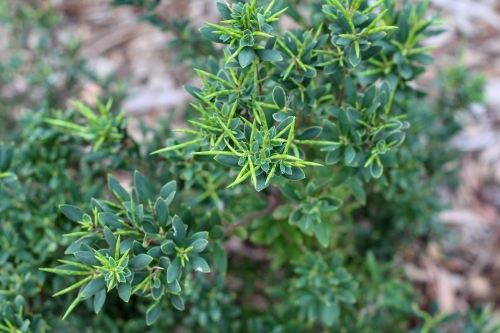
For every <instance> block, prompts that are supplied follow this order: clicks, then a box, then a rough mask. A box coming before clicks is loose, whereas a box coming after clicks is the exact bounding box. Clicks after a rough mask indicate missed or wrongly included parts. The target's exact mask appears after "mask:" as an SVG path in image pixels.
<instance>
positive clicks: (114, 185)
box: [108, 174, 130, 203]
mask: <svg viewBox="0 0 500 333" xmlns="http://www.w3.org/2000/svg"><path fill="white" fill-rule="evenodd" d="M108 187H109V189H110V190H111V193H112V194H113V196H114V197H115V198H116V199H117V200H118V201H119V202H120V203H123V202H124V201H130V194H128V192H127V191H126V190H125V189H124V188H123V187H122V186H121V185H120V183H119V182H118V180H117V179H116V178H115V177H114V176H113V175H111V174H109V175H108Z"/></svg>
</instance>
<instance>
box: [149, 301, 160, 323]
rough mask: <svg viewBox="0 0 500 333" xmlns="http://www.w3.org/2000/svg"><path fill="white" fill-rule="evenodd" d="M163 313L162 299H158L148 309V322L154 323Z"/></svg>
mask: <svg viewBox="0 0 500 333" xmlns="http://www.w3.org/2000/svg"><path fill="white" fill-rule="evenodd" d="M160 314H161V299H159V300H157V301H156V302H154V303H153V304H151V305H150V306H149V308H148V310H147V311H146V323H147V324H148V325H152V324H153V323H154V322H155V321H157V320H158V318H160Z"/></svg>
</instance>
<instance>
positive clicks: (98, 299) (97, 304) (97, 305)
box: [94, 289, 106, 313]
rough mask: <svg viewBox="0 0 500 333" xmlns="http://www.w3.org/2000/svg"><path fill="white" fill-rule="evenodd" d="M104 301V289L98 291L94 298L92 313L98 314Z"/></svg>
mask: <svg viewBox="0 0 500 333" xmlns="http://www.w3.org/2000/svg"><path fill="white" fill-rule="evenodd" d="M105 301H106V289H103V290H101V291H99V292H98V293H97V294H95V296H94V311H95V313H99V311H101V309H102V306H103V305H104V302H105Z"/></svg>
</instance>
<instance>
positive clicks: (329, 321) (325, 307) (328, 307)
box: [320, 301, 340, 326]
mask: <svg viewBox="0 0 500 333" xmlns="http://www.w3.org/2000/svg"><path fill="white" fill-rule="evenodd" d="M339 314H340V311H339V306H338V303H337V302H336V301H335V302H333V303H330V304H324V303H322V304H321V309H320V315H321V321H323V322H324V323H325V324H326V325H328V326H331V325H333V323H334V322H335V321H336V320H338V317H339Z"/></svg>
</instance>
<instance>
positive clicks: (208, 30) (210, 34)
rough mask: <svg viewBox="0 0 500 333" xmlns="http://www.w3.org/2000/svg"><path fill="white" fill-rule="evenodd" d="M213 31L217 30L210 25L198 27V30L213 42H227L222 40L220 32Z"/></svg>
mask: <svg viewBox="0 0 500 333" xmlns="http://www.w3.org/2000/svg"><path fill="white" fill-rule="evenodd" d="M214 31H217V29H215V28H212V27H202V28H200V32H201V34H202V35H203V36H205V37H207V38H208V39H210V40H211V41H212V42H214V43H220V44H228V42H224V41H223V40H221V39H220V34H216V33H214Z"/></svg>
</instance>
